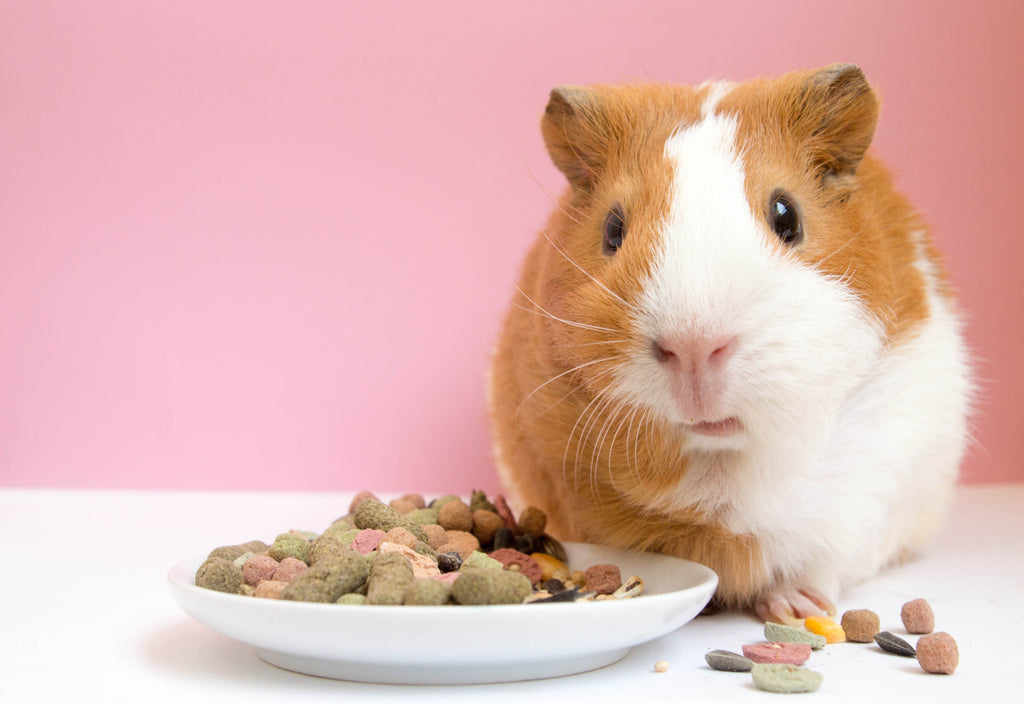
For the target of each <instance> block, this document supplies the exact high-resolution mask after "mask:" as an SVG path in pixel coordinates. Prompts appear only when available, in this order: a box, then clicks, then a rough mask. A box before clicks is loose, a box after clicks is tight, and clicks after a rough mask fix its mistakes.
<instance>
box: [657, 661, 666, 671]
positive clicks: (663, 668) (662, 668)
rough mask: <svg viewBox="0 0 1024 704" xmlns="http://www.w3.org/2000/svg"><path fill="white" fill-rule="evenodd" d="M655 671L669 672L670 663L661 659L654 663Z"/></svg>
mask: <svg viewBox="0 0 1024 704" xmlns="http://www.w3.org/2000/svg"><path fill="white" fill-rule="evenodd" d="M654 671H655V672H668V663H667V662H665V661H664V660H659V661H658V662H656V663H654Z"/></svg>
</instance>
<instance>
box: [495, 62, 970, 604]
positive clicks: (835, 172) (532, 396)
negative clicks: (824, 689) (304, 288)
mask: <svg viewBox="0 0 1024 704" xmlns="http://www.w3.org/2000/svg"><path fill="white" fill-rule="evenodd" d="M878 110H879V104H878V100H877V98H876V95H875V93H874V91H873V90H872V89H871V87H870V86H869V84H868V82H867V81H866V79H865V77H864V74H863V73H862V72H861V70H860V69H859V68H857V67H856V66H852V65H833V66H828V67H825V68H823V69H820V70H816V71H807V72H795V73H790V74H787V75H784V76H782V77H781V78H777V79H770V80H755V81H750V82H746V83H739V84H729V83H707V84H704V85H701V86H698V87H683V86H666V85H642V86H597V87H589V88H580V87H563V88H557V89H555V90H554V91H552V93H551V98H550V102H549V103H548V106H547V110H546V112H545V114H544V117H543V120H542V132H543V135H544V139H545V142H546V144H547V148H548V151H549V152H550V155H551V158H552V159H553V161H554V163H555V165H556V166H557V167H558V168H559V169H560V170H561V171H562V172H563V173H564V174H565V176H566V178H567V179H568V181H569V186H570V188H569V189H568V191H567V192H566V193H565V195H564V197H562V199H561V201H560V204H559V207H558V208H557V209H556V210H555V212H554V214H553V215H552V216H551V219H550V220H549V222H548V224H547V226H546V227H545V229H544V230H543V231H542V232H541V233H540V236H539V237H538V238H537V240H536V242H535V243H534V244H533V246H532V248H531V249H530V251H529V253H528V255H527V257H526V261H525V265H524V266H523V270H522V274H521V281H520V283H519V285H518V292H517V293H516V295H515V298H514V301H513V305H512V306H511V307H510V311H509V313H508V317H507V319H506V320H505V323H504V327H503V329H502V332H501V334H500V338H499V341H498V344H497V348H496V350H495V356H494V359H493V366H492V369H491V379H490V396H491V401H490V404H491V414H492V422H493V427H494V435H495V440H496V454H497V460H498V464H499V471H500V472H501V474H502V481H503V483H504V484H505V488H506V490H507V491H508V493H509V496H510V498H511V499H512V500H513V501H514V502H515V503H518V504H519V505H520V506H522V505H526V504H533V505H536V506H538V507H540V508H542V509H544V510H545V511H546V512H547V513H548V515H549V517H550V523H549V525H550V526H551V528H550V532H551V533H552V534H553V535H556V536H558V537H561V538H564V539H568V540H583V541H587V542H593V543H601V544H606V545H612V546H617V547H630V548H637V549H643V550H652V551H657V552H663V553H668V554H671V555H676V556H679V557H683V558H687V559H690V560H695V561H698V562H701V563H703V564H705V565H708V566H709V567H711V568H712V569H714V570H715V571H716V572H717V573H718V575H719V580H720V582H719V587H718V592H717V595H716V600H717V601H718V602H719V603H720V604H721V605H723V606H726V607H730V608H736V607H741V608H744V607H754V608H755V610H756V611H757V613H758V614H759V615H760V616H762V617H763V618H766V619H771V620H776V621H785V620H793V619H794V618H802V617H805V616H807V615H809V614H812V613H818V612H820V611H822V610H824V611H828V612H832V613H834V612H835V607H834V605H833V600H835V599H837V597H838V594H839V592H840V590H841V589H842V588H843V587H844V586H845V585H848V584H850V583H852V582H854V581H856V580H860V579H863V578H865V577H868V576H870V575H872V574H874V573H876V572H877V571H878V570H879V569H880V568H881V567H883V566H885V565H887V564H889V563H893V562H895V561H899V560H902V559H904V558H905V557H907V556H908V555H910V554H911V553H913V552H914V551H915V550H917V549H919V548H921V547H922V546H923V545H924V544H925V543H926V541H928V540H929V538H931V537H932V536H933V535H934V534H935V533H936V531H937V528H938V527H939V525H940V523H941V521H942V519H943V517H944V514H945V513H946V511H947V508H948V505H949V503H950V499H951V494H952V490H953V487H954V484H955V482H956V478H957V474H958V465H959V463H960V461H961V458H962V455H963V453H964V448H965V443H966V438H967V421H966V418H967V413H968V405H969V395H970V388H971V384H970V373H969V363H968V359H967V355H966V352H965V345H964V342H963V339H962V334H961V328H962V323H961V317H960V314H959V313H958V311H957V305H956V301H955V300H954V297H953V293H952V291H951V289H950V286H949V283H948V281H947V276H946V273H945V271H944V269H943V265H942V262H941V261H940V259H939V256H938V254H937V253H936V251H935V249H934V247H933V244H932V242H931V240H930V237H929V232H928V229H927V227H926V226H925V225H924V223H923V222H922V221H921V220H920V219H919V217H918V215H917V214H916V213H915V212H914V211H913V209H912V208H911V207H910V205H909V204H908V203H907V201H906V200H905V199H904V197H903V196H901V195H900V194H899V193H898V192H897V191H896V189H895V187H894V186H893V183H892V180H891V178H890V176H889V175H888V173H887V172H886V169H885V168H884V167H883V165H882V164H881V163H879V161H877V160H876V159H875V158H874V157H873V156H872V155H870V154H868V153H867V150H868V145H869V144H870V142H871V138H872V135H873V133H874V130H875V125H876V121H877V118H878Z"/></svg>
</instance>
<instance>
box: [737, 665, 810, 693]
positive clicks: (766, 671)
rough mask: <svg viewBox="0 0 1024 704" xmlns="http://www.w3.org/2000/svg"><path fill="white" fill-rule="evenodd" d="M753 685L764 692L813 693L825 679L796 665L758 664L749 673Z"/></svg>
mask: <svg viewBox="0 0 1024 704" xmlns="http://www.w3.org/2000/svg"><path fill="white" fill-rule="evenodd" d="M750 674H751V676H752V677H753V678H754V684H755V685H756V686H757V688H758V689H763V690H764V691H766V692H779V693H782V694H793V693H796V692H814V691H816V690H817V689H818V687H820V686H821V683H822V681H823V680H824V679H825V678H824V677H822V676H821V673H820V672H815V671H814V670H808V669H806V668H803V667H797V666H796V665H783V664H774V663H758V664H756V665H754V667H753V669H751V671H750Z"/></svg>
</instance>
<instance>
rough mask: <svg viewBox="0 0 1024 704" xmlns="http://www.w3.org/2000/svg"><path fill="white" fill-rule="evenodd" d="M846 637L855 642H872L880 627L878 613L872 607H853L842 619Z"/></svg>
mask: <svg viewBox="0 0 1024 704" xmlns="http://www.w3.org/2000/svg"><path fill="white" fill-rule="evenodd" d="M841 625H842V627H843V632H844V633H846V639H847V640H849V641H852V642H854V643H870V642H871V641H872V640H874V638H875V634H876V633H878V631H879V630H881V628H880V621H879V618H878V614H876V613H875V612H874V611H872V610H871V609H852V610H850V611H847V612H846V613H844V614H843V618H842V621H841Z"/></svg>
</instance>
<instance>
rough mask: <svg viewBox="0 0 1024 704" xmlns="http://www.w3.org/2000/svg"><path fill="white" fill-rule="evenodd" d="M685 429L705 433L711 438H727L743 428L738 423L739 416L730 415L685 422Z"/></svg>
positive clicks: (699, 433)
mask: <svg viewBox="0 0 1024 704" xmlns="http://www.w3.org/2000/svg"><path fill="white" fill-rule="evenodd" d="M686 429H687V430H689V431H690V432H691V433H697V434H698V435H706V436H708V437H712V438H727V437H729V436H731V435H736V434H737V433H739V432H740V431H741V430H743V424H742V423H740V419H739V418H736V417H730V418H725V419H724V420H715V421H701V422H700V423H687V424H686Z"/></svg>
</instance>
